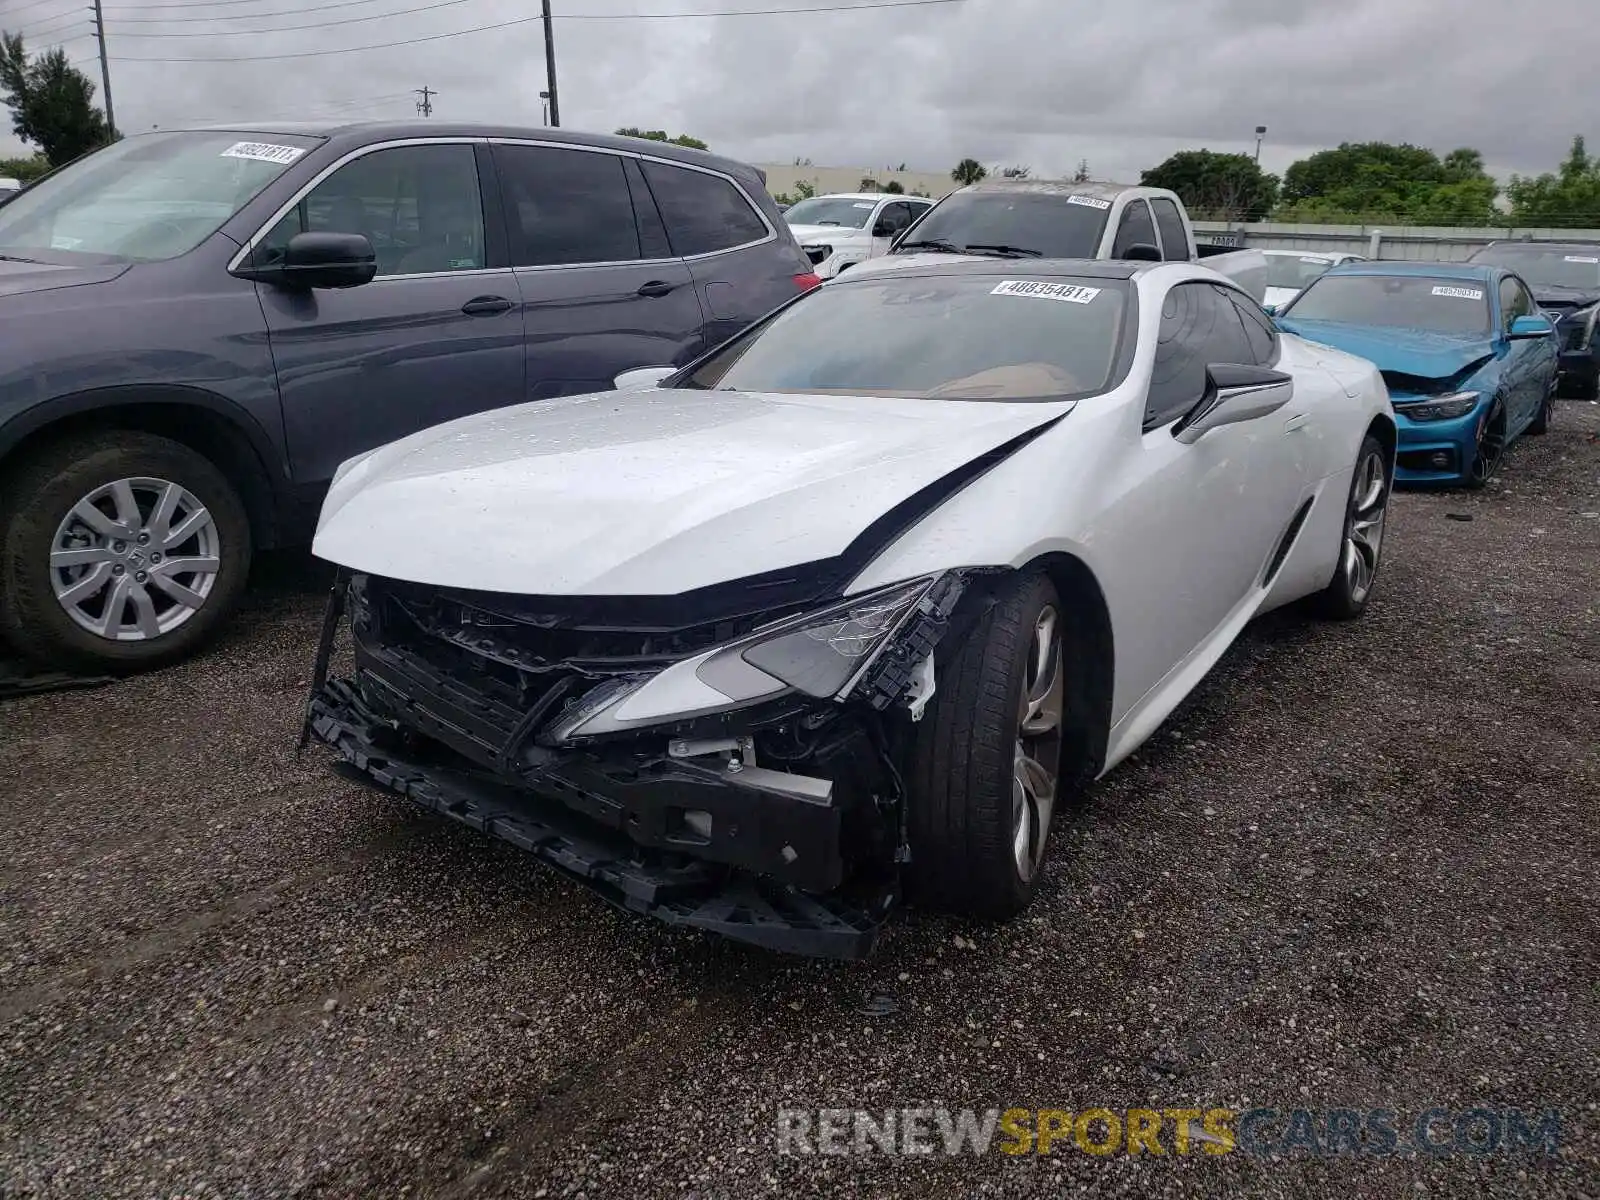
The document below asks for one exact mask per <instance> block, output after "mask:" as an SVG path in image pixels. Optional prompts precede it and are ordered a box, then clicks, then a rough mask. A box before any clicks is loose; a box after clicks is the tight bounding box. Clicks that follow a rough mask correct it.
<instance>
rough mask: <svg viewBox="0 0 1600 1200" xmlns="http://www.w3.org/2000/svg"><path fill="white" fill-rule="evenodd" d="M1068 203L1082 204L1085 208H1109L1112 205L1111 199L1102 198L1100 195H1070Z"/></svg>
mask: <svg viewBox="0 0 1600 1200" xmlns="http://www.w3.org/2000/svg"><path fill="white" fill-rule="evenodd" d="M1067 203H1068V204H1081V205H1083V206H1084V207H1085V208H1099V209H1107V208H1110V207H1111V201H1109V200H1102V199H1100V197H1098V196H1068V197H1067Z"/></svg>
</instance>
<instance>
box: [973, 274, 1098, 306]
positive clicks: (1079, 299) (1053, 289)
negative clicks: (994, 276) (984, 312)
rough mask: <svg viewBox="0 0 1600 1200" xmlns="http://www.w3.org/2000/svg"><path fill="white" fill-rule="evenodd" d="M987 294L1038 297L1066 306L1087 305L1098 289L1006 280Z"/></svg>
mask: <svg viewBox="0 0 1600 1200" xmlns="http://www.w3.org/2000/svg"><path fill="white" fill-rule="evenodd" d="M989 294H990V295H991V296H1038V297H1040V298H1041V299H1044V300H1065V301H1066V302H1067V303H1068V304H1087V303H1089V301H1091V300H1093V299H1094V298H1095V297H1096V296H1098V295H1099V294H1100V289H1099V288H1092V287H1080V286H1078V285H1077V284H1075V283H1040V282H1038V281H1037V280H1033V279H1007V280H1003V281H1002V282H1001V284H1000V286H999V287H997V288H995V289H994V290H993V291H992V292H990V293H989Z"/></svg>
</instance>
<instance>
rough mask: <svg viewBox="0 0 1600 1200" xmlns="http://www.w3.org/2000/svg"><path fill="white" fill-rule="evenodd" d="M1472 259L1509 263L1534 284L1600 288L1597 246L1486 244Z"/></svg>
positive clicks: (1484, 261)
mask: <svg viewBox="0 0 1600 1200" xmlns="http://www.w3.org/2000/svg"><path fill="white" fill-rule="evenodd" d="M1472 261H1473V262H1480V263H1493V264H1494V265H1495V266H1497V267H1510V268H1511V269H1512V270H1513V271H1515V272H1516V273H1517V274H1518V275H1521V276H1522V277H1523V278H1524V279H1525V280H1527V281H1528V282H1529V283H1531V284H1532V285H1533V286H1534V287H1536V288H1544V287H1560V288H1574V289H1576V290H1578V291H1584V292H1592V291H1595V290H1597V289H1600V246H1485V247H1484V248H1483V249H1482V250H1479V251H1478V252H1477V253H1476V254H1474V255H1473V256H1472Z"/></svg>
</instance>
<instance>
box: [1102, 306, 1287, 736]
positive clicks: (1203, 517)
mask: <svg viewBox="0 0 1600 1200" xmlns="http://www.w3.org/2000/svg"><path fill="white" fill-rule="evenodd" d="M1226 292H1227V289H1223V288H1220V287H1218V286H1215V285H1213V284H1211V283H1208V282H1200V281H1195V282H1188V283H1180V284H1177V285H1175V286H1174V287H1173V288H1171V289H1170V290H1169V291H1168V292H1167V294H1166V296H1165V297H1164V299H1163V303H1162V309H1161V322H1160V328H1159V332H1158V334H1157V343H1156V351H1155V360H1154V364H1153V366H1152V374H1151V379H1150V386H1149V392H1148V396H1147V401H1146V404H1145V408H1144V412H1143V414H1142V417H1143V420H1142V424H1141V426H1140V428H1139V429H1138V430H1137V431H1136V436H1137V439H1138V444H1137V449H1136V450H1135V451H1134V455H1135V462H1134V464H1133V470H1134V475H1135V476H1136V477H1137V478H1138V480H1139V484H1138V486H1137V487H1136V488H1132V489H1130V491H1129V493H1128V495H1127V497H1126V498H1125V499H1124V500H1122V501H1121V502H1120V503H1119V504H1118V506H1117V508H1118V510H1119V511H1118V512H1117V515H1116V517H1115V526H1116V528H1115V529H1114V530H1108V534H1112V533H1114V535H1115V537H1114V541H1115V544H1117V545H1122V546H1130V547H1138V550H1137V551H1135V552H1132V553H1129V554H1127V555H1125V556H1121V557H1120V561H1119V562H1117V563H1116V564H1115V565H1114V566H1113V568H1112V569H1113V570H1115V571H1116V573H1117V575H1118V576H1119V577H1120V578H1119V579H1118V581H1117V587H1116V591H1117V592H1118V593H1119V602H1121V603H1124V604H1126V605H1127V606H1128V607H1127V611H1126V627H1127V628H1128V629H1129V631H1130V636H1131V638H1132V640H1131V641H1130V642H1129V643H1128V653H1127V654H1126V655H1123V654H1122V653H1121V652H1120V650H1119V654H1118V659H1119V671H1123V672H1126V678H1125V679H1124V680H1119V682H1118V687H1117V693H1118V695H1119V696H1121V697H1126V698H1128V699H1129V700H1130V701H1132V702H1137V700H1138V699H1139V698H1141V697H1143V696H1144V695H1145V694H1146V693H1148V692H1149V690H1150V689H1151V688H1154V687H1155V686H1156V685H1157V684H1159V683H1160V682H1161V681H1162V680H1163V679H1164V678H1166V676H1167V675H1168V674H1170V673H1171V672H1172V671H1173V670H1174V669H1175V668H1176V667H1178V666H1179V665H1180V664H1182V663H1184V662H1185V661H1186V660H1188V659H1189V658H1190V656H1191V655H1193V654H1194V653H1195V651H1196V650H1197V649H1199V648H1201V647H1202V646H1203V645H1205V644H1206V643H1207V642H1208V640H1209V639H1212V638H1213V637H1214V635H1216V634H1217V633H1218V631H1219V630H1220V629H1221V628H1222V627H1223V626H1224V625H1225V624H1226V623H1228V622H1229V620H1230V618H1234V617H1235V616H1236V615H1237V614H1238V612H1239V610H1240V608H1241V605H1242V604H1243V603H1244V602H1245V601H1246V600H1247V599H1251V598H1253V595H1254V593H1255V591H1256V589H1257V588H1258V587H1259V585H1260V584H1261V581H1262V576H1263V573H1264V570H1265V568H1266V565H1267V562H1268V560H1269V559H1270V558H1271V555H1272V551H1273V550H1274V549H1275V548H1276V546H1277V544H1278V541H1279V540H1280V538H1281V537H1282V535H1283V532H1284V531H1285V530H1286V529H1287V528H1288V525H1289V522H1290V520H1291V519H1292V517H1293V514H1294V509H1295V506H1296V504H1297V502H1298V499H1299V495H1300V491H1301V479H1300V476H1299V474H1298V470H1297V468H1296V467H1295V465H1294V463H1293V459H1292V457H1290V458H1286V457H1285V456H1286V454H1292V451H1290V450H1289V441H1290V439H1292V437H1293V435H1294V431H1293V429H1289V428H1286V427H1287V426H1288V425H1289V422H1290V421H1291V420H1292V419H1293V408H1292V402H1291V406H1287V407H1286V408H1284V409H1280V410H1279V411H1278V412H1277V413H1273V414H1270V415H1268V416H1265V417H1260V418H1257V419H1256V420H1253V421H1244V422H1240V423H1238V424H1234V425H1224V426H1221V427H1220V428H1217V429H1213V430H1211V431H1210V432H1208V433H1206V434H1205V435H1204V436H1202V437H1201V438H1200V439H1199V440H1198V441H1196V442H1194V443H1193V444H1189V445H1186V444H1184V443H1183V442H1180V441H1179V440H1178V439H1177V438H1175V437H1174V436H1173V426H1174V425H1175V424H1176V422H1177V421H1178V420H1179V418H1181V417H1183V416H1184V415H1185V414H1187V413H1188V412H1190V411H1191V410H1192V409H1193V408H1194V407H1195V405H1197V404H1198V403H1200V401H1201V399H1202V397H1203V396H1204V395H1205V391H1206V368H1207V367H1208V366H1209V365H1210V364H1213V363H1254V362H1256V361H1257V352H1256V351H1255V350H1252V349H1251V346H1250V343H1249V341H1248V340H1247V338H1246V336H1245V332H1244V328H1243V326H1242V324H1241V320H1240V316H1239V314H1238V313H1237V312H1236V311H1235V309H1234V307H1233V305H1232V303H1231V302H1230V299H1229V297H1228V295H1227V294H1226ZM1139 415H1140V414H1134V417H1135V419H1138V417H1139ZM1106 540H1107V542H1108V544H1109V543H1110V542H1111V541H1112V540H1113V539H1112V537H1110V536H1108V537H1107V539H1106ZM1120 643H1121V638H1120V637H1119V644H1120ZM1118 715H1119V717H1120V716H1121V715H1122V714H1120V713H1119V714H1118Z"/></svg>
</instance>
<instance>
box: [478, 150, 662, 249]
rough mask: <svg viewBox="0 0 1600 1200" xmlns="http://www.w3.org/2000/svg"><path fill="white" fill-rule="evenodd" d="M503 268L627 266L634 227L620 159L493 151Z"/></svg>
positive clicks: (566, 153)
mask: <svg viewBox="0 0 1600 1200" xmlns="http://www.w3.org/2000/svg"><path fill="white" fill-rule="evenodd" d="M494 162H495V167H496V169H497V170H498V171H499V173H500V190H501V192H502V194H503V195H504V197H505V210H506V233H507V236H508V237H509V239H510V244H511V262H512V265H514V266H518V267H546V266H561V265H565V264H570V263H605V262H632V261H634V260H636V259H638V258H639V257H641V254H640V249H639V227H638V224H637V223H636V222H635V220H634V216H633V197H632V196H631V195H630V194H629V191H628V179H627V176H626V175H625V174H624V173H623V170H622V160H621V159H620V158H618V157H617V156H616V155H614V154H598V153H594V152H592V151H588V150H560V149H555V148H552V147H548V146H504V145H497V146H495V148H494Z"/></svg>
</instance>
